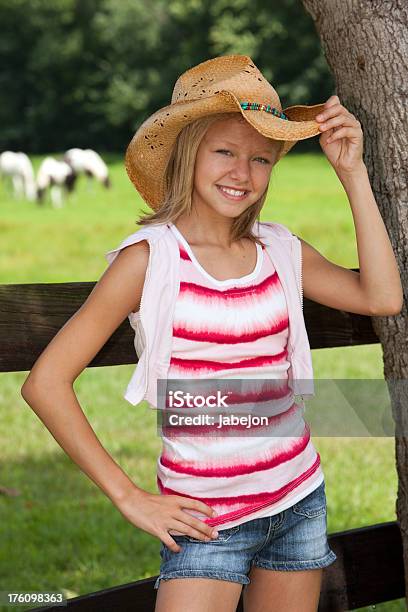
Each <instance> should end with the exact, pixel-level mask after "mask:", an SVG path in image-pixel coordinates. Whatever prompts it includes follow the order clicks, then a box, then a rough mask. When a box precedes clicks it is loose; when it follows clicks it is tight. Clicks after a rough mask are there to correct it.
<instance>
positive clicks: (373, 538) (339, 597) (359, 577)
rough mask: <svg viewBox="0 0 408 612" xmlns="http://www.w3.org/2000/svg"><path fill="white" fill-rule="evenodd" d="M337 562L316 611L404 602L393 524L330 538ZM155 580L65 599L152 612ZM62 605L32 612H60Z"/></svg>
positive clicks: (88, 611)
mask: <svg viewBox="0 0 408 612" xmlns="http://www.w3.org/2000/svg"><path fill="white" fill-rule="evenodd" d="M328 540H329V545H330V547H331V548H332V549H333V550H334V552H335V553H336V555H337V561H336V562H335V563H334V564H332V565H329V566H328V567H326V568H325V569H324V571H323V583H322V589H321V594H320V602H319V612H340V611H344V610H353V609H355V608H361V607H363V606H370V605H374V604H377V603H381V602H384V601H391V600H393V599H399V598H401V597H404V594H405V586H404V567H403V561H402V559H403V557H402V540H401V535H400V530H399V527H398V525H397V523H396V522H389V523H382V524H379V525H370V526H369V527H362V528H359V529H351V530H349V531H342V532H339V533H334V534H329V536H328ZM156 578H157V576H153V577H152V578H147V579H145V580H138V581H136V582H131V583H128V584H123V585H121V586H117V587H113V588H111V589H104V590H103V591H98V592H95V593H90V594H88V595H81V596H79V597H73V598H72V599H68V600H67V606H66V607H67V608H68V609H69V610H75V612H118V611H120V612H153V611H154V607H155V601H156V590H155V589H154V588H153V585H154V582H155V580H156ZM64 609H65V608H62V607H60V606H52V607H46V608H32V609H31V612H45V611H46V610H47V611H48V612H50V611H52V612H61V610H64ZM243 610H244V608H243V603H242V593H241V598H240V601H239V605H238V607H237V612H243Z"/></svg>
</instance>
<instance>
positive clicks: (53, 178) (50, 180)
mask: <svg viewBox="0 0 408 612" xmlns="http://www.w3.org/2000/svg"><path fill="white" fill-rule="evenodd" d="M76 178H77V175H76V172H75V170H74V169H73V168H72V166H70V165H69V164H68V163H67V162H65V161H59V160H57V159H55V157H46V158H45V159H44V160H43V161H42V163H41V166H40V167H39V169H38V173H37V185H38V192H37V193H38V201H39V202H42V201H43V197H44V193H45V191H46V189H48V188H49V189H50V195H51V203H52V205H53V206H54V208H61V206H62V203H63V192H65V193H67V192H71V191H72V190H73V189H74V186H75V181H76Z"/></svg>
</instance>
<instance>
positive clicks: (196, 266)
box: [157, 223, 324, 534]
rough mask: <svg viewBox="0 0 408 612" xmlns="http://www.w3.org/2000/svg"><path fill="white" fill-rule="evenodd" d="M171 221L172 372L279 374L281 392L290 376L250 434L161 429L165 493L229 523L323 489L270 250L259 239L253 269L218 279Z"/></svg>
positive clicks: (160, 478)
mask: <svg viewBox="0 0 408 612" xmlns="http://www.w3.org/2000/svg"><path fill="white" fill-rule="evenodd" d="M168 225H169V227H170V228H171V230H172V231H173V233H174V234H175V236H176V238H177V241H178V244H179V249H180V291H179V295H178V298H177V301H176V306H175V313H174V320H173V339H172V352H171V360H170V368H169V372H168V378H170V379H171V378H176V379H177V378H178V379H188V378H191V379H199V378H204V379H210V378H229V379H230V378H241V379H246V378H248V379H256V378H262V379H268V378H270V379H274V387H273V388H274V389H275V392H276V388H277V383H276V382H275V381H276V380H282V387H281V388H282V395H281V396H280V399H279V402H280V403H279V406H280V408H279V412H278V413H277V414H276V416H274V417H273V418H270V419H269V425H268V427H265V426H264V429H263V430H262V432H261V431H260V430H259V428H258V430H257V433H256V435H250V434H249V432H248V428H245V427H244V428H243V426H238V429H239V428H241V429H243V431H244V432H245V433H248V435H245V434H244V435H243V436H242V435H240V436H239V437H237V436H229V437H228V436H224V437H208V436H207V437H206V436H205V435H204V436H203V435H199V436H197V435H196V436H191V435H190V436H189V435H188V433H189V431H191V426H186V427H185V431H186V435H185V436H184V433H183V435H180V433H179V434H178V435H176V436H169V435H167V432H166V433H162V452H161V455H160V457H159V458H158V461H157V485H158V488H159V491H160V493H161V494H164V495H166V494H167V495H182V496H185V497H191V498H194V499H199V500H201V501H202V502H204V503H206V504H208V505H209V506H211V507H212V508H213V509H214V510H215V511H216V512H217V516H216V517H215V518H211V519H210V518H209V517H208V516H206V515H204V514H201V513H199V512H195V511H192V510H187V509H185V511H186V512H187V511H188V512H189V513H190V514H192V515H193V516H196V517H198V518H199V519H200V520H202V521H204V522H206V523H208V524H211V525H216V526H217V528H219V529H226V528H229V527H233V526H235V525H239V524H240V523H243V522H245V521H248V520H252V519H255V518H260V517H265V516H270V515H273V514H277V513H279V512H281V511H282V510H285V509H286V508H288V507H290V506H292V505H293V504H295V503H296V502H297V501H299V500H300V499H302V498H304V497H306V496H307V495H308V494H309V493H311V492H312V491H313V490H314V489H316V488H317V487H318V486H319V485H320V484H321V482H322V481H323V480H324V475H323V471H322V468H321V465H320V456H319V454H318V453H317V451H316V449H315V447H314V445H313V443H312V440H311V437H310V429H309V427H308V425H307V423H306V422H305V421H304V419H303V406H301V405H299V404H297V403H296V402H295V401H294V397H293V394H292V390H291V389H290V387H288V385H287V380H288V376H287V370H288V368H289V367H290V363H289V361H288V360H287V356H288V353H287V341H288V335H289V326H288V313H287V307H286V300H285V295H284V292H283V289H282V286H281V284H280V281H279V278H278V275H277V273H276V270H275V268H274V266H273V263H272V261H271V259H270V257H268V255H267V253H266V251H265V250H264V248H263V247H262V246H260V245H258V244H256V249H257V263H256V266H255V268H254V270H253V271H252V272H251V273H250V274H247V275H245V276H243V277H240V278H232V279H227V280H218V279H215V278H214V277H212V276H211V275H210V274H208V273H207V272H206V270H204V268H203V267H202V266H201V265H200V263H199V262H198V261H197V259H196V257H195V256H194V253H193V252H192V249H191V247H190V245H189V244H188V242H187V241H186V240H185V238H184V236H183V235H182V234H181V232H180V231H179V230H178V229H177V228H176V226H175V225H174V224H172V223H169V224H168ZM278 386H279V385H278ZM269 405H270V404H269ZM269 414H270V412H269ZM201 429H202V428H201ZM165 431H166V430H163V432H165ZM178 431H179V432H180V429H179V430H178ZM182 431H183V432H184V430H182ZM264 432H265V434H267V435H265V436H264V435H261V434H262V433H264ZM169 533H174V534H177V533H178V532H177V531H173V532H172V531H170V532H169Z"/></svg>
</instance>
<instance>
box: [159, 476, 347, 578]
mask: <svg viewBox="0 0 408 612" xmlns="http://www.w3.org/2000/svg"><path fill="white" fill-rule="evenodd" d="M171 537H172V538H173V539H174V541H175V542H177V544H179V545H180V546H181V550H180V552H178V553H176V552H173V551H171V550H170V549H169V548H168V547H167V546H166V545H165V544H163V542H162V546H161V549H160V556H161V565H160V574H159V576H158V577H157V579H156V582H155V584H154V588H155V589H157V588H158V587H159V583H160V580H169V579H171V578H197V577H203V578H215V579H218V580H228V581H230V582H239V583H241V584H249V583H250V579H249V577H248V573H249V571H250V570H251V567H252V566H256V567H262V568H265V569H271V570H306V569H316V568H320V567H326V566H327V565H330V564H331V563H333V562H334V561H335V560H336V559H337V556H336V554H335V553H334V552H333V551H332V550H331V549H330V547H329V545H328V541H327V506H326V492H325V483H324V481H323V482H322V483H321V485H319V486H318V487H317V489H315V490H314V491H312V492H311V493H309V495H307V496H306V497H304V498H303V499H302V500H300V501H299V502H297V503H296V504H294V505H293V506H291V507H290V508H287V509H286V510H283V511H282V512H279V514H274V515H273V516H266V517H263V518H257V519H253V520H249V521H247V522H245V523H241V524H240V525H237V526H235V527H230V528H227V529H221V528H220V529H219V532H218V537H217V538H213V539H212V540H211V541H209V542H203V541H201V540H196V539H194V538H193V537H191V536H187V535H172V536H171Z"/></svg>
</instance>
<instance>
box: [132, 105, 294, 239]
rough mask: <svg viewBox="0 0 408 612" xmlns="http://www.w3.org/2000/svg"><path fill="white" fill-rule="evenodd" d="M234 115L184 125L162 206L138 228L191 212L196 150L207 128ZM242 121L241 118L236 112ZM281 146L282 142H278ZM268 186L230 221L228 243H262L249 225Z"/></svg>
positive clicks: (168, 169) (167, 173) (167, 175)
mask: <svg viewBox="0 0 408 612" xmlns="http://www.w3.org/2000/svg"><path fill="white" fill-rule="evenodd" d="M232 114H234V115H235V114H236V113H235V112H234V113H216V114H213V115H207V116H205V117H201V118H199V119H196V120H195V121H193V122H192V123H189V124H188V125H186V126H185V127H184V128H183V129H182V130H181V132H180V133H179V134H178V136H177V139H176V141H175V144H174V146H173V150H172V153H171V155H170V158H169V161H168V164H167V167H166V171H165V183H166V196H165V198H164V201H163V204H162V205H161V206H160V208H159V209H158V210H157V211H154V212H153V213H145V215H144V216H142V217H140V218H139V219H138V221H137V223H138V224H139V225H150V224H153V223H168V222H174V221H175V220H176V219H177V218H178V217H179V216H180V215H182V214H183V213H187V214H190V213H191V210H192V193H193V187H194V166H195V161H196V155H197V151H198V147H199V145H200V142H201V140H202V138H203V137H204V135H205V133H206V132H207V130H208V129H209V127H210V126H211V125H212V124H213V123H215V122H216V121H218V120H219V119H228V118H231V116H232ZM238 115H239V118H241V119H242V121H245V119H244V118H243V117H242V116H241V114H240V113H238ZM282 144H283V143H282ZM268 187H269V183H268V186H267V188H266V190H265V192H264V193H263V195H262V196H261V197H260V198H259V199H258V200H257V201H256V202H255V203H254V204H252V205H251V206H249V207H248V208H247V209H246V210H245V211H244V212H243V213H242V214H241V215H239V217H237V218H236V219H234V220H233V223H232V229H231V241H232V242H234V241H236V240H240V239H241V238H249V239H250V240H252V241H253V242H257V243H258V244H260V245H262V244H263V243H262V241H261V240H260V239H259V238H258V237H257V236H255V234H254V233H253V232H252V226H253V224H254V223H255V220H257V219H258V221H259V215H260V212H261V209H262V207H263V205H264V203H265V200H266V196H267V192H268Z"/></svg>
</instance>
